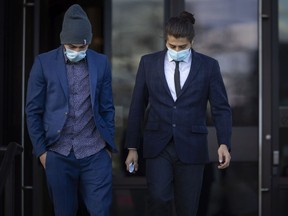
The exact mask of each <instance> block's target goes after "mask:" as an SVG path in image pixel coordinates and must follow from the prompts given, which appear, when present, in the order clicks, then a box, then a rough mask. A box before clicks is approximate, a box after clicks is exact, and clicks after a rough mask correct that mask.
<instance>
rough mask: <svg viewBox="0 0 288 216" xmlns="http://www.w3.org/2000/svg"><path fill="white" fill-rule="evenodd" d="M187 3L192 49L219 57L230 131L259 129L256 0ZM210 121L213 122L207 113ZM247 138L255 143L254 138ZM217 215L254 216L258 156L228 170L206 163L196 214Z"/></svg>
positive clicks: (255, 213)
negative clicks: (191, 20) (230, 118)
mask: <svg viewBox="0 0 288 216" xmlns="http://www.w3.org/2000/svg"><path fill="white" fill-rule="evenodd" d="M185 2H186V4H185V10H187V11H189V12H191V13H193V14H194V15H195V19H196V23H195V32H196V37H195V41H194V49H195V50H196V51H199V52H201V53H203V54H206V55H208V56H211V57H214V58H215V59H217V60H218V61H219V64H220V68H221V72H222V75H223V79H224V82H225V85H226V89H227V93H228V98H229V102H230V104H231V107H232V112H233V126H234V129H235V127H245V128H247V127H250V126H252V127H257V126H258V59H257V58H258V23H257V21H258V1H257V0H217V1H215V0H186V1H185ZM208 115H210V112H208ZM208 123H209V124H212V121H211V116H209V119H208ZM243 136H246V137H247V134H243ZM250 142H251V144H252V145H257V142H256V143H253V142H252V141H251V140H250ZM243 146H245V145H243ZM233 149H234V150H233ZM235 149H237V147H236V146H235V148H233V146H232V160H233V152H234V151H235ZM246 151H249V150H248V149H246ZM235 154H236V153H235ZM243 157H245V155H244V156H243ZM216 215H237V216H255V215H258V162H257V160H255V161H254V160H253V161H246V162H243V161H236V160H235V159H234V160H233V161H232V163H231V164H230V167H229V168H228V169H227V170H218V169H217V164H215V163H210V164H207V165H206V167H205V172H204V181H203V187H202V193H201V199H200V204H199V210H198V216H216Z"/></svg>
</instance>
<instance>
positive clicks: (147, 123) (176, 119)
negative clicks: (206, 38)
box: [126, 50, 232, 163]
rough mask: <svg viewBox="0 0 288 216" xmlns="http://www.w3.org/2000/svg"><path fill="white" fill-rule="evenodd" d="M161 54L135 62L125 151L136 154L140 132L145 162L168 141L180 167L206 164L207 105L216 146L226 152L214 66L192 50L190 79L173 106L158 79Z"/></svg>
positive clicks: (224, 102) (226, 112)
mask: <svg viewBox="0 0 288 216" xmlns="http://www.w3.org/2000/svg"><path fill="white" fill-rule="evenodd" d="M166 52H167V50H164V51H160V52H157V53H153V54H148V55H145V56H143V57H142V58H141V61H140V64H139V68H138V72H137V76H136V82H135V87H134V91H133V97H132V101H131V106H130V111H129V117H128V126H127V134H126V147H127V148H139V145H140V143H142V129H143V128H144V133H143V156H144V157H145V158H151V157H155V156H157V155H158V154H159V153H160V152H161V151H162V150H163V149H164V147H165V146H166V145H167V143H169V141H170V140H171V139H172V138H173V139H174V142H175V147H176V151H177V153H178V156H179V158H180V160H181V161H182V162H187V163H206V162H208V161H209V155H208V143H207V134H208V130H207V127H206V121H207V113H206V112H207V103H208V102H209V103H210V105H211V112H212V116H213V120H214V123H215V127H216V132H217V138H218V143H219V145H220V144H226V145H227V146H228V148H229V149H230V148H231V131H232V117H231V109H230V106H229V104H228V99H227V94H226V90H225V86H224V83H223V79H222V76H221V73H220V68H219V64H218V62H217V61H216V60H215V59H213V58H211V57H208V56H205V55H203V54H200V53H197V52H195V51H194V50H192V65H191V70H190V73H189V75H188V78H187V80H186V82H185V84H184V86H183V88H182V89H181V93H180V95H179V97H178V98H177V100H176V101H175V102H174V100H173V98H172V95H171V93H170V90H169V88H168V84H167V81H166V78H165V74H164V59H165V55H166ZM147 107H148V108H147ZM146 108H147V109H146ZM145 112H146V113H145Z"/></svg>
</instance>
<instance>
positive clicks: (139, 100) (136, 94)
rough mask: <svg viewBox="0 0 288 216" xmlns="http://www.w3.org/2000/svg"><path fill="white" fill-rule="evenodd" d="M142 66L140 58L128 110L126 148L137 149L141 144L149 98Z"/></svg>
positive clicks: (142, 62)
mask: <svg viewBox="0 0 288 216" xmlns="http://www.w3.org/2000/svg"><path fill="white" fill-rule="evenodd" d="M144 65H145V64H144V58H143V57H142V58H141V60H140V64H139V68H138V71H137V75H136V81H135V86H134V90H133V95H132V101H131V105H130V110H129V117H128V126H127V131H126V143H125V147H126V148H139V145H140V143H141V135H142V125H143V121H144V115H145V110H146V107H147V105H148V97H149V95H148V88H147V85H146V76H145V66H144Z"/></svg>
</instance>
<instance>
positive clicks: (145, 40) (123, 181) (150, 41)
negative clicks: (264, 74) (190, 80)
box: [111, 0, 166, 216]
mask: <svg viewBox="0 0 288 216" xmlns="http://www.w3.org/2000/svg"><path fill="white" fill-rule="evenodd" d="M164 2H166V1H163V0H145V1H142V0H133V1H130V0H112V1H111V6H112V7H111V8H112V10H111V16H112V22H111V23H112V26H111V34H112V36H111V38H112V43H111V47H112V48H111V62H112V75H113V79H112V80H113V92H114V103H115V108H116V142H117V144H118V148H119V154H117V155H115V156H113V158H114V159H113V180H114V184H113V193H114V194H113V197H114V202H113V207H112V209H113V210H112V211H113V212H112V213H111V214H112V215H114V216H118V215H119V216H121V215H137V216H142V215H143V216H144V215H147V212H146V182H145V164H144V161H143V159H142V158H141V156H142V153H141V149H140V152H139V157H140V158H139V162H140V163H139V165H140V167H139V171H138V172H137V173H136V174H135V175H130V174H129V173H127V171H126V168H125V166H124V162H125V159H126V156H127V152H126V151H125V150H124V143H125V132H126V131H125V128H126V126H127V117H128V112H129V106H130V100H131V97H132V91H133V87H134V83H135V77H136V72H137V68H138V64H139V61H140V57H141V56H142V55H144V54H147V53H151V52H155V51H159V50H162V49H164V44H165V42H164V37H163V26H164V13H165V11H164V9H165V4H164Z"/></svg>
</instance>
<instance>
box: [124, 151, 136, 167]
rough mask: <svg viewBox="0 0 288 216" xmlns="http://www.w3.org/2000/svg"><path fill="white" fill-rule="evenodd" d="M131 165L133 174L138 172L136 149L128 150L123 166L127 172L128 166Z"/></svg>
mask: <svg viewBox="0 0 288 216" xmlns="http://www.w3.org/2000/svg"><path fill="white" fill-rule="evenodd" d="M130 163H132V164H133V165H134V172H137V170H138V152H137V149H129V152H128V155H127V158H126V161H125V164H126V170H127V171H128V172H129V164H130Z"/></svg>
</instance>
